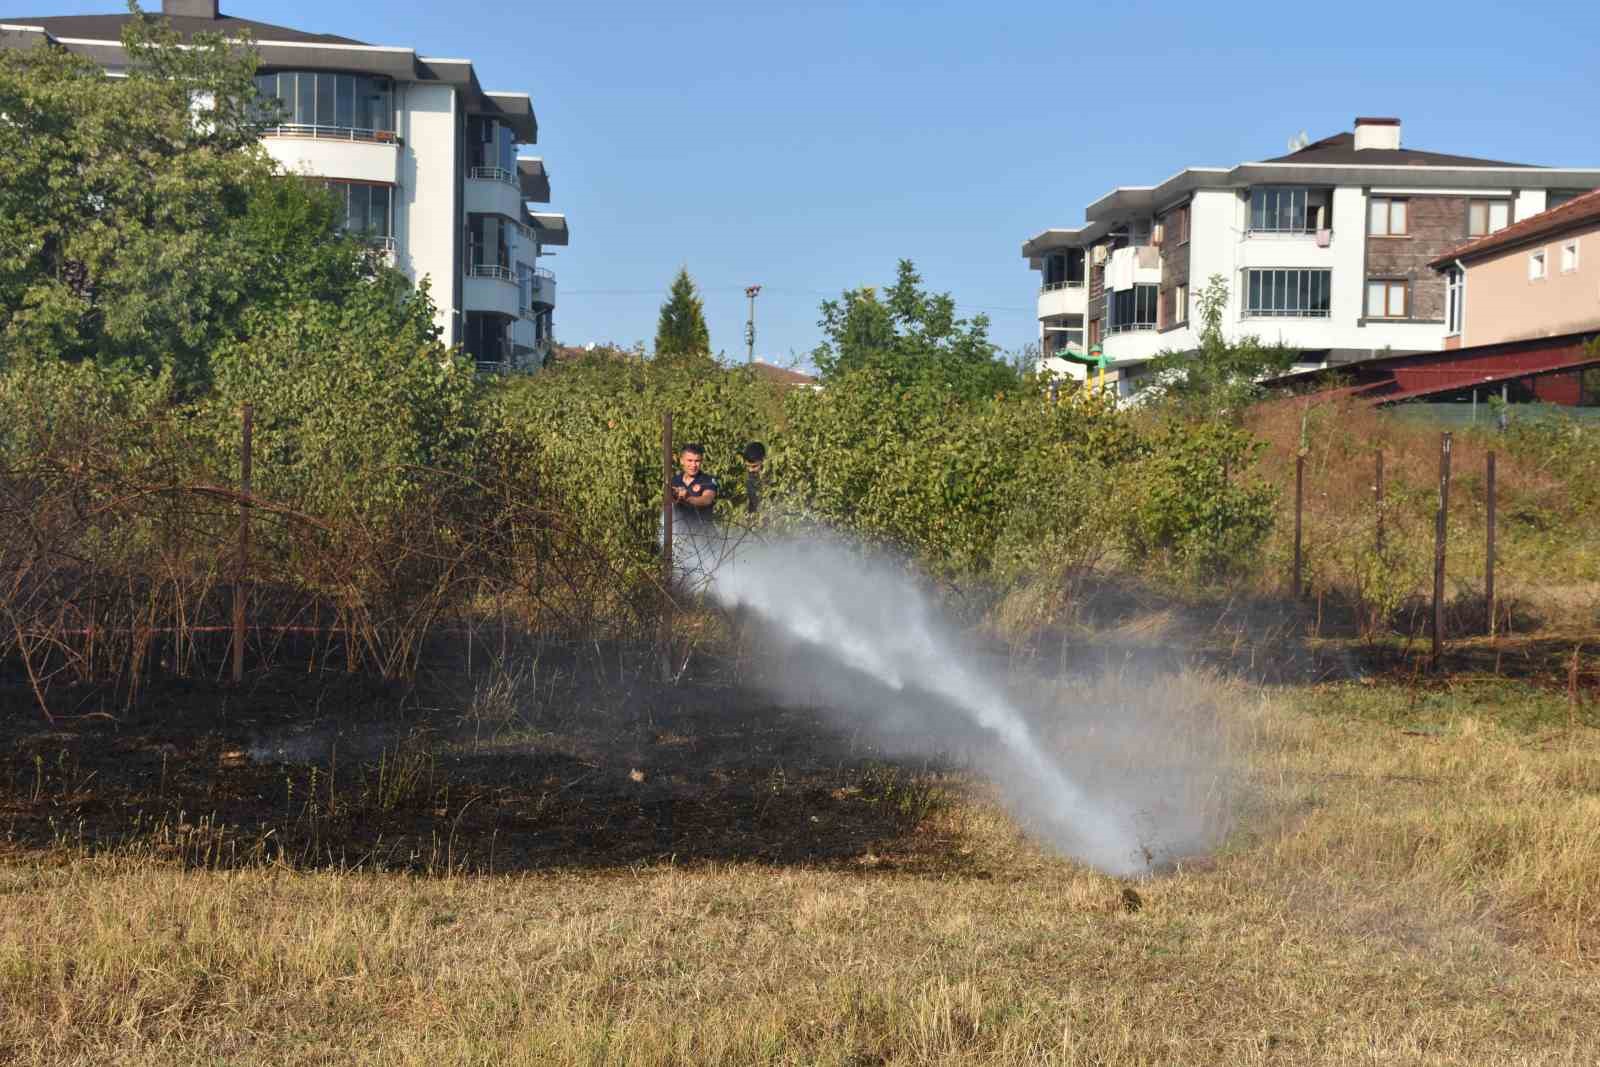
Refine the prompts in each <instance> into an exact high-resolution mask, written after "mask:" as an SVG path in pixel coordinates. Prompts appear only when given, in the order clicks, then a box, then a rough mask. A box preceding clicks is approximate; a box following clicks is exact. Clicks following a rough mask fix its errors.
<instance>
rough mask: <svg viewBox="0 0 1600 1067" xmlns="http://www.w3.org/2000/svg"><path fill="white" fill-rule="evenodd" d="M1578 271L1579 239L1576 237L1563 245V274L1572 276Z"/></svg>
mask: <svg viewBox="0 0 1600 1067" xmlns="http://www.w3.org/2000/svg"><path fill="white" fill-rule="evenodd" d="M1577 269H1578V239H1577V238H1576V237H1574V238H1573V239H1572V240H1570V241H1566V242H1563V243H1562V245H1561V273H1562V274H1571V273H1572V272H1573V271H1575V270H1577Z"/></svg>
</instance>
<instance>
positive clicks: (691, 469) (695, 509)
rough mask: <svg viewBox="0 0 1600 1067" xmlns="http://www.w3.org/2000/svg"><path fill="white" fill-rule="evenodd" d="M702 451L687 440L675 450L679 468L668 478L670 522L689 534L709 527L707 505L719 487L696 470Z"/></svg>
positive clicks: (715, 482)
mask: <svg viewBox="0 0 1600 1067" xmlns="http://www.w3.org/2000/svg"><path fill="white" fill-rule="evenodd" d="M705 458H706V450H705V448H704V447H702V446H701V445H699V444H697V443H694V442H691V443H689V444H686V445H684V446H683V450H682V451H681V452H679V453H678V466H679V468H681V469H680V470H679V471H678V473H677V474H675V475H673V477H672V483H671V485H672V525H673V527H674V528H675V529H681V530H683V531H684V532H686V533H689V534H696V533H704V532H706V531H707V530H708V529H709V528H710V526H711V506H712V505H713V504H715V503H716V502H717V492H718V491H719V490H720V489H721V488H722V487H721V486H719V485H718V484H717V480H716V479H715V478H713V477H712V476H711V475H710V474H708V473H706V472H705V471H703V470H701V469H700V465H701V464H702V463H704V462H705Z"/></svg>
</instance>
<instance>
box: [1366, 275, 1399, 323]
mask: <svg viewBox="0 0 1600 1067" xmlns="http://www.w3.org/2000/svg"><path fill="white" fill-rule="evenodd" d="M1405 317H1406V283H1405V282H1403V281H1398V280H1395V281H1391V280H1379V281H1368V282H1367V318H1369V319H1403V318H1405Z"/></svg>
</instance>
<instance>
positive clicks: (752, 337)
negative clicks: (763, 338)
mask: <svg viewBox="0 0 1600 1067" xmlns="http://www.w3.org/2000/svg"><path fill="white" fill-rule="evenodd" d="M744 295H745V296H748V297H749V298H750V318H749V319H748V320H747V321H746V322H745V324H744V343H745V346H746V348H747V349H748V350H749V351H748V352H747V354H746V357H745V359H746V362H749V363H754V362H755V361H756V297H758V296H760V295H761V286H759V285H752V286H748V287H747V288H746V289H745V291H744Z"/></svg>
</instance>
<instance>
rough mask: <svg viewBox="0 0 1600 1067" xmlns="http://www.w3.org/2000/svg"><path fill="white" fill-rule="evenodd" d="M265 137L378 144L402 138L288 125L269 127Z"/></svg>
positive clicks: (351, 128)
mask: <svg viewBox="0 0 1600 1067" xmlns="http://www.w3.org/2000/svg"><path fill="white" fill-rule="evenodd" d="M261 133H262V136H264V137H311V138H315V139H316V140H319V141H374V142H377V143H378V144H398V143H399V141H400V138H398V137H396V136H395V134H394V131H393V130H364V129H361V128H359V127H356V126H303V125H297V124H294V123H288V124H285V125H282V126H268V127H267V128H266V129H264V130H262V131H261Z"/></svg>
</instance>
